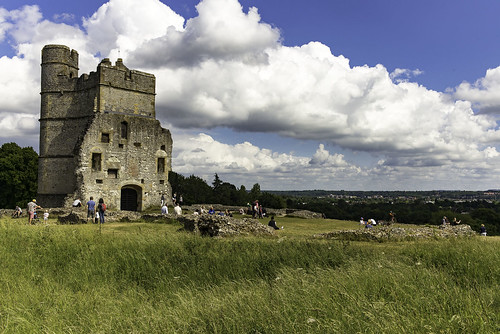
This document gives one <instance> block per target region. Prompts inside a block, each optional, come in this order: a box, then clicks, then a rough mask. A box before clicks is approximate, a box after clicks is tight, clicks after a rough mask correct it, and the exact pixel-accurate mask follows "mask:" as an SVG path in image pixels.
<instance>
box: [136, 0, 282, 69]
mask: <svg viewBox="0 0 500 334" xmlns="http://www.w3.org/2000/svg"><path fill="white" fill-rule="evenodd" d="M196 9H197V11H198V14H199V15H198V16H197V17H195V18H192V19H190V20H188V21H187V23H186V27H185V29H184V30H181V29H178V28H176V27H172V28H169V29H168V32H167V33H166V34H164V35H163V36H161V37H158V38H156V39H152V40H150V39H148V40H146V41H145V42H144V43H143V45H141V47H140V48H138V49H137V51H136V52H134V53H132V54H131V61H132V62H134V63H136V64H137V65H139V66H143V67H148V68H151V67H152V66H154V67H162V66H168V67H179V66H189V67H191V66H195V65H199V64H200V62H203V61H218V60H224V59H235V60H236V61H238V62H239V61H242V60H243V61H246V62H250V63H255V62H256V63H261V62H265V61H266V54H265V49H266V48H268V47H273V46H276V45H277V42H278V40H279V38H280V33H279V31H278V30H277V29H275V28H272V27H271V26H270V25H269V24H266V23H262V22H260V15H259V13H258V11H257V8H255V7H252V8H250V9H249V10H248V13H244V12H243V9H242V6H241V5H240V4H239V2H238V1H235V0H205V1H202V2H200V3H199V4H198V5H197V6H196ZM159 55H161V56H159Z"/></svg>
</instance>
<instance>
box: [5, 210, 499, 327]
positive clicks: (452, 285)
mask: <svg viewBox="0 0 500 334" xmlns="http://www.w3.org/2000/svg"><path fill="white" fill-rule="evenodd" d="M50 223H51V224H49V226H43V225H37V226H27V225H24V224H25V220H24V219H23V220H11V219H10V218H3V219H0V261H1V264H2V267H1V268H2V270H0V296H2V297H1V298H0V331H1V332H2V333H358V332H359V333H361V332H362V333H497V332H498V330H499V328H500V292H499V291H500V289H499V282H500V266H499V265H498V264H499V263H500V239H499V238H498V237H486V238H480V237H477V238H471V239H457V240H431V241H418V242H398V243H391V242H387V243H367V242H340V241H334V240H320V239H314V238H312V237H311V236H312V235H313V234H316V233H323V232H329V231H332V230H335V229H345V228H359V225H358V223H357V222H348V221H336V220H314V219H308V220H306V219H299V218H281V219H278V224H279V225H280V226H281V225H283V226H285V228H284V230H279V231H277V232H276V236H275V237H239V238H231V239H212V238H203V237H199V236H196V235H192V234H189V233H187V232H179V227H180V225H178V224H177V223H175V222H173V223H168V224H167V223H166V224H148V223H113V224H105V225H103V226H102V229H100V227H99V226H98V225H78V226H63V225H56V224H55V221H50ZM263 223H267V220H266V221H265V222H264V221H263Z"/></svg>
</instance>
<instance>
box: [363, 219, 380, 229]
mask: <svg viewBox="0 0 500 334" xmlns="http://www.w3.org/2000/svg"><path fill="white" fill-rule="evenodd" d="M359 224H360V225H364V226H365V228H372V227H374V226H375V225H377V222H376V221H375V219H373V218H370V219H368V220H367V221H365V220H364V219H363V217H361V219H360V220H359Z"/></svg>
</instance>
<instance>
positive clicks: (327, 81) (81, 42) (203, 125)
mask: <svg viewBox="0 0 500 334" xmlns="http://www.w3.org/2000/svg"><path fill="white" fill-rule="evenodd" d="M196 9H197V12H198V16H196V17H193V18H191V19H189V20H187V21H186V20H185V19H184V18H183V17H182V16H180V15H178V14H177V13H175V12H174V11H172V10H171V9H170V8H169V7H168V6H166V5H165V4H163V3H161V2H160V1H158V0H144V1H140V2H139V1H134V0H110V1H109V2H107V3H105V4H103V5H102V6H101V7H100V8H98V9H97V10H96V12H95V13H94V14H93V15H92V16H90V17H88V18H84V19H83V23H82V27H83V28H80V27H78V26H70V25H67V24H64V23H58V22H54V21H51V20H47V19H44V18H43V15H42V13H40V10H39V8H38V6H24V7H21V8H19V9H16V10H14V11H7V10H5V9H2V8H0V42H2V41H3V43H8V44H9V45H12V47H13V48H14V49H15V51H16V55H15V56H14V57H6V56H4V57H2V58H0V71H1V73H2V76H1V77H0V99H1V100H2V101H4V102H3V103H2V105H1V106H0V115H1V116H0V137H2V136H16V135H17V136H22V135H23V134H24V133H26V132H31V133H32V132H36V131H38V129H37V127H38V125H37V124H36V122H35V123H33V122H29V120H30V119H31V120H33V119H36V118H37V117H38V116H37V115H38V112H39V110H38V109H39V95H38V92H39V80H40V79H39V73H40V72H39V71H40V70H39V69H40V67H39V63H40V50H41V48H42V47H43V45H45V44H65V45H68V46H69V47H71V48H73V49H76V50H78V52H79V55H80V73H88V72H90V71H91V70H95V67H96V65H97V63H98V61H99V58H103V57H110V58H112V59H116V58H118V57H121V58H124V62H125V64H126V65H127V66H129V67H130V68H136V69H139V70H145V71H148V72H151V73H154V74H155V76H156V78H157V106H156V108H157V116H158V118H159V119H161V120H167V121H168V122H169V123H170V124H171V125H172V127H173V128H177V129H179V128H181V129H196V130H197V131H199V130H200V129H202V131H207V132H209V131H210V129H212V128H216V127H227V128H230V129H233V130H235V131H244V132H255V133H257V132H260V133H274V134H278V135H280V136H284V137H288V138H293V139H299V140H313V141H317V142H318V143H320V144H319V146H318V149H317V151H316V152H314V153H313V154H311V156H310V157H298V156H295V155H293V154H286V153H277V152H272V151H270V150H266V149H262V148H259V147H256V146H254V145H253V144H251V143H249V142H244V143H240V144H237V145H226V144H223V143H220V142H217V141H215V140H213V138H212V137H210V136H209V135H206V134H205V135H203V134H201V135H198V136H195V137H192V138H190V139H189V140H187V141H186V142H185V141H184V140H177V141H176V143H175V147H176V152H177V153H176V155H175V157H174V159H175V160H174V165H175V166H176V168H178V170H179V171H182V172H185V173H190V172H191V171H192V172H195V170H196V171H198V172H199V171H209V170H210V171H217V170H219V169H222V170H224V171H227V173H229V174H230V175H244V173H253V174H252V175H254V176H255V177H263V175H267V176H268V177H273V175H277V179H279V178H285V176H286V177H287V178H288V177H289V178H290V180H296V182H301V181H300V180H301V176H300V174H304V172H305V173H307V174H308V175H314V177H315V179H314V180H313V179H311V180H310V183H311V184H316V182H318V184H321V182H331V180H332V178H334V179H335V180H339V181H338V182H341V181H340V180H345V182H349V179H350V177H351V176H353V175H356V178H357V179H359V180H361V179H363V177H364V176H366V178H367V180H368V179H369V176H374V175H378V176H380V178H381V180H382V178H384V177H388V175H392V176H397V175H410V174H412V173H414V177H415V178H416V179H418V178H422V177H423V176H422V175H421V172H418V170H419V169H422V168H423V167H425V168H424V169H425V170H426V171H431V170H432V171H433V173H435V175H436V177H438V176H437V175H444V172H445V171H450V170H452V169H453V170H456V171H457V175H475V174H474V173H481V172H482V171H485V170H486V169H487V168H488V167H489V168H492V166H494V165H495V164H497V163H498V155H499V154H498V152H497V149H496V145H497V144H498V142H499V141H500V133H499V131H498V127H497V124H496V118H495V117H494V115H492V114H493V113H494V112H496V111H497V110H498V106H499V103H500V97H499V96H500V95H499V94H498V91H499V88H500V67H499V68H496V69H490V70H488V72H487V73H486V76H485V77H484V78H482V79H480V80H478V81H477V82H475V83H474V84H469V83H463V84H462V85H460V86H459V87H457V88H456V90H455V91H454V92H453V93H454V94H447V93H443V92H437V91H432V90H429V89H427V88H425V87H423V86H421V85H419V84H418V83H416V82H410V79H411V78H414V77H416V76H418V75H420V74H421V73H422V72H421V71H420V70H409V69H396V70H394V71H393V72H391V73H390V72H389V71H388V70H387V68H385V67H384V66H383V65H381V64H379V65H376V66H373V67H370V66H366V65H365V66H351V65H350V64H349V59H348V58H346V57H344V56H342V55H334V54H333V53H332V50H330V48H329V47H328V46H326V45H324V44H322V43H320V42H310V43H307V44H304V45H301V46H295V47H288V46H284V45H283V44H282V43H281V35H280V31H279V29H278V28H275V27H273V26H272V25H270V24H268V23H266V22H262V20H261V17H260V15H259V12H258V10H257V8H254V7H251V8H248V9H245V8H243V7H242V6H241V4H240V3H239V2H238V1H237V0H202V1H201V2H200V3H199V4H198V5H197V6H196ZM64 15H65V14H61V16H58V20H59V19H62V18H64V17H65V16H64ZM456 99H458V101H457V100H456ZM477 105H478V106H479V107H480V108H481V111H482V112H483V114H476V113H474V111H473V106H477ZM487 112H489V113H490V114H487ZM7 130H8V131H7ZM325 144H327V145H329V144H332V145H335V146H338V147H341V148H342V149H344V150H345V151H352V152H357V151H362V152H368V153H370V154H372V155H374V156H376V157H380V158H381V159H380V163H379V164H378V165H377V166H375V167H372V168H366V169H363V168H359V167H356V166H355V165H354V164H352V163H349V162H347V161H346V159H345V157H344V156H343V155H341V154H336V153H330V152H329V151H327V150H326V149H325ZM301 171H302V172H301ZM412 175H413V174H412ZM443 179H446V178H445V177H443ZM373 180H376V178H374V179H373ZM290 182H295V181H290ZM373 182H376V181H373Z"/></svg>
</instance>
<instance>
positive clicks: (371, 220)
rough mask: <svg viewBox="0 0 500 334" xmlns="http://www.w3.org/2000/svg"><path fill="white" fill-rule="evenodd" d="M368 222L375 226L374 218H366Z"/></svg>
mask: <svg viewBox="0 0 500 334" xmlns="http://www.w3.org/2000/svg"><path fill="white" fill-rule="evenodd" d="M368 221H369V222H371V224H372V226H375V225H377V222H376V221H375V219H373V218H371V219H368Z"/></svg>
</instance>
